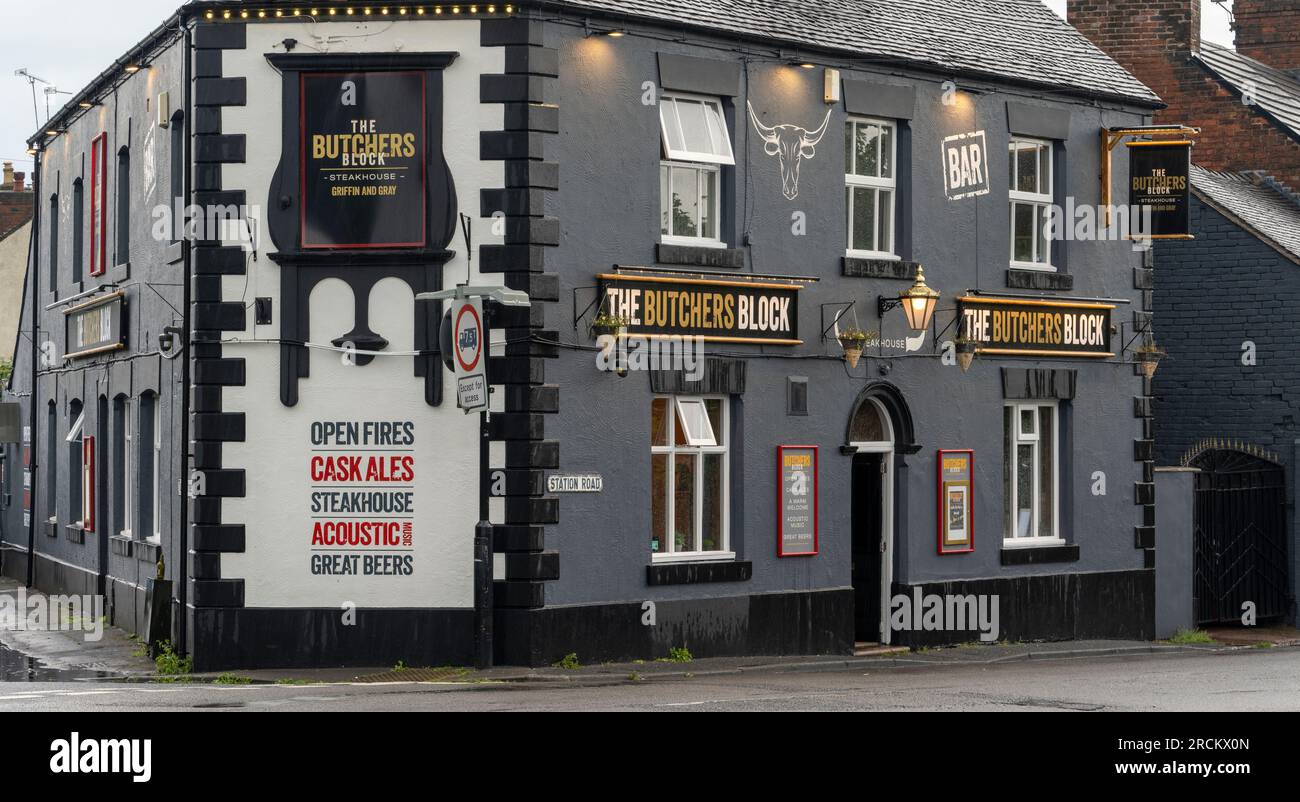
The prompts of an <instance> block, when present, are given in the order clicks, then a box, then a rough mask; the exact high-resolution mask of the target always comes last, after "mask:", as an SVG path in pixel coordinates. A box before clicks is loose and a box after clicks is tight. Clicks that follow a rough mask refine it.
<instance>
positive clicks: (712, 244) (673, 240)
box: [659, 234, 727, 251]
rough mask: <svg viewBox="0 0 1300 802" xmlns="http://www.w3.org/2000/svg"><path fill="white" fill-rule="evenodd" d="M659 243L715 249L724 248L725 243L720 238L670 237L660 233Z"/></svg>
mask: <svg viewBox="0 0 1300 802" xmlns="http://www.w3.org/2000/svg"><path fill="white" fill-rule="evenodd" d="M659 244H660V245H678V246H681V247H683V248H710V249H712V250H715V251H721V250H725V249H726V247H727V243H725V242H723V241H722V240H720V239H703V238H701V237H671V236H668V235H667V234H661V235H660V237H659Z"/></svg>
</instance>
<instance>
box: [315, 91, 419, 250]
mask: <svg viewBox="0 0 1300 802" xmlns="http://www.w3.org/2000/svg"><path fill="white" fill-rule="evenodd" d="M300 80H301V97H302V99H301V104H302V110H301V126H302V130H301V136H302V141H301V143H300V148H301V152H302V205H301V215H302V247H303V248H304V249H323V248H342V249H349V248H350V249H361V248H422V247H424V246H425V244H426V241H427V239H428V237H427V231H426V219H427V214H426V212H427V193H426V178H425V161H426V158H425V157H426V152H425V148H426V131H427V129H428V110H427V104H426V102H425V97H426V95H425V89H426V87H425V81H426V77H425V74H424V73H423V72H352V73H304V74H303V75H302V76H301V79H300Z"/></svg>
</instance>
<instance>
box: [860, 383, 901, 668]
mask: <svg viewBox="0 0 1300 802" xmlns="http://www.w3.org/2000/svg"><path fill="white" fill-rule="evenodd" d="M867 402H868V403H871V404H874V405H875V407H876V411H877V413H879V415H880V420H881V421H882V422H883V423H884V425H885V428H886V429H887V430H888V431H887V432H886V434H888V435H889V440H887V441H880V442H874V443H849V447H850V448H853V449H856V451H857V453H858V454H880V455H881V462H882V463H883V464H884V466H885V471H884V474H883V477H882V479H881V482H880V493H881V496H882V498H881V499H880V538H881V540H882V541H884V544H885V550H884V551H883V552H882V553H881V555H880V561H881V564H880V644H881V645H882V646H889V645H891V644H892V643H893V642H894V633H893V630H892V629H891V628H890V626H889V618H890V616H889V600H890V599H891V598H892V594H891V593H890V591H891V589H892V588H893V585H894V537H895V533H894V453H895V448H894V442H895V434H894V422H893V421H892V420H891V419H890V417H889V412H888V410H886V409H885V407H884V405H883V404H881V403H880V402H879V401H877V400H875V399H874V398H872V399H867ZM851 486H852V483H850V487H851ZM850 492H851V491H850Z"/></svg>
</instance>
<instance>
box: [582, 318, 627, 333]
mask: <svg viewBox="0 0 1300 802" xmlns="http://www.w3.org/2000/svg"><path fill="white" fill-rule="evenodd" d="M629 322H630V321H629V320H628V319H627V318H625V317H619V316H618V315H606V314H600V315H597V316H596V319H595V320H593V321H592V322H591V333H592V334H593V335H594V336H596V337H606V336H610V337H612V336H615V335H620V334H623V333H624V332H625V331H626V330H627V326H628V323H629Z"/></svg>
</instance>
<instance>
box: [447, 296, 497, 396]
mask: <svg viewBox="0 0 1300 802" xmlns="http://www.w3.org/2000/svg"><path fill="white" fill-rule="evenodd" d="M451 322H452V328H451V336H452V354H453V356H454V359H453V360H452V361H453V362H455V367H456V405H457V406H459V407H460V408H461V409H463V410H465V414H466V415H472V414H473V413H475V412H483V411H485V410H487V408H488V384H487V336H488V335H487V327H486V326H484V325H483V302H482V301H481V300H480V299H477V298H474V299H467V300H463V301H460V302H458V303H457V304H456V305H455V306H454V307H453V308H452V318H451Z"/></svg>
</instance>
